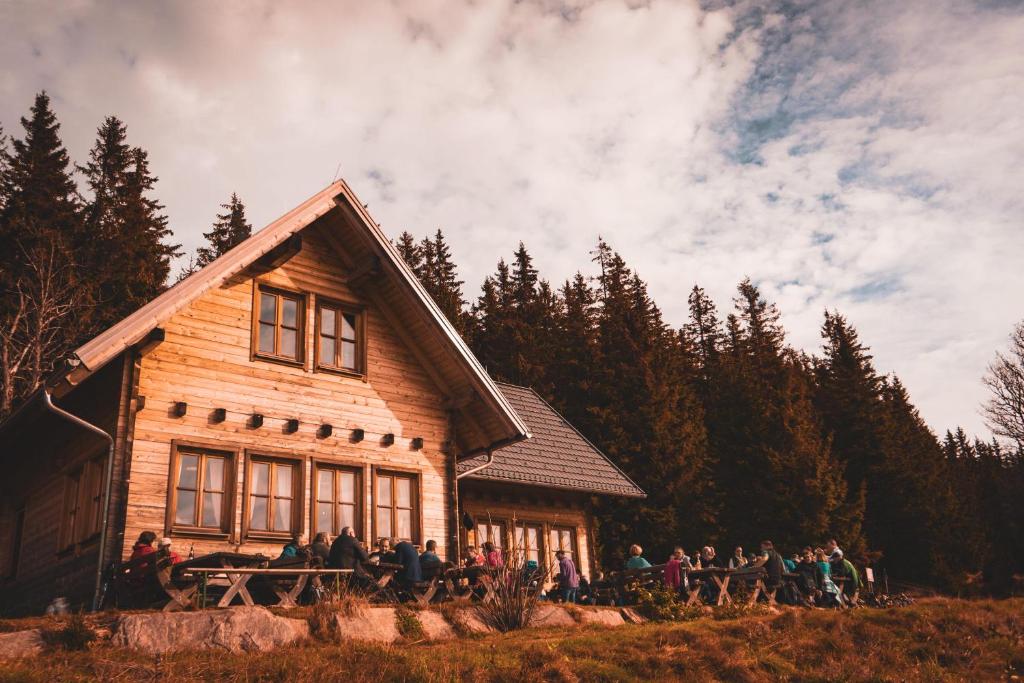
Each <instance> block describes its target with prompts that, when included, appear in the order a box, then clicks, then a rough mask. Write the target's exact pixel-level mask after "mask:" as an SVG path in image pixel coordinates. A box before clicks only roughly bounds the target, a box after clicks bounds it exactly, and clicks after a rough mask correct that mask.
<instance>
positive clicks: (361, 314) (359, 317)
mask: <svg viewBox="0 0 1024 683" xmlns="http://www.w3.org/2000/svg"><path fill="white" fill-rule="evenodd" d="M324 308H330V309H331V310H333V311H334V312H335V316H336V318H335V323H334V332H335V336H334V337H333V338H334V343H335V348H334V357H335V359H339V358H340V354H341V342H342V340H343V337H342V336H341V328H340V325H341V316H342V315H344V314H346V313H348V314H350V315H354V316H355V317H356V324H355V326H354V327H355V332H356V338H355V340H354V342H355V345H356V368H355V369H352V368H346V367H344V366H341V365H332V364H329V363H326V362H324V360H323V359H322V358H321V357H320V333H321V326H320V320H321V311H322V310H323V309H324ZM313 368H314V370H315V371H317V372H330V373H334V374H337V375H346V376H348V377H359V378H365V377H366V374H367V369H366V307H365V306H362V305H359V304H354V303H351V302H346V301H339V300H338V299H331V298H329V297H325V296H319V295H318V296H317V297H316V301H315V302H314V305H313Z"/></svg>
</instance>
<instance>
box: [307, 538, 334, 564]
mask: <svg viewBox="0 0 1024 683" xmlns="http://www.w3.org/2000/svg"><path fill="white" fill-rule="evenodd" d="M309 552H310V554H311V555H312V556H313V559H318V560H320V564H321V566H324V567H326V566H327V561H328V560H329V559H330V557H331V537H330V536H329V535H328V534H327V533H326V532H324V531H321V532H319V533H317V535H316V536H314V537H313V543H312V544H311V545H310V546H309Z"/></svg>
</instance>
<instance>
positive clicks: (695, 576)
mask: <svg viewBox="0 0 1024 683" xmlns="http://www.w3.org/2000/svg"><path fill="white" fill-rule="evenodd" d="M686 576H687V577H688V578H689V579H691V580H696V581H697V582H698V586H699V585H700V584H701V583H704V582H706V581H708V580H709V579H710V580H711V581H712V582H713V583H714V585H715V586H716V587H717V588H718V596H717V598H716V599H715V604H716V605H718V606H721V605H725V604H730V605H731V604H733V599H732V595H731V594H730V593H729V590H730V586H731V585H732V584H733V583H734V582H743V583H753V584H754V590H753V591H752V592H751V594H750V598H749V599H748V600H747V604H750V605H753V604H754V603H755V602H756V601H757V596H758V595H759V594H760V593H762V592H763V593H764V594H765V595H766V596H768V602H769V604H772V603H774V601H775V590H774V589H772V590H768V589H767V588H766V586H765V583H764V579H765V577H766V576H767V572H766V571H765V568H764V567H741V568H739V569H728V568H726V567H704V568H702V569H688V570H687V571H686ZM700 596H701V590H700V589H699V588H698V589H697V590H691V591H690V597H689V599H688V600H687V601H686V604H688V605H695V604H697V603H698V602H699V601H700Z"/></svg>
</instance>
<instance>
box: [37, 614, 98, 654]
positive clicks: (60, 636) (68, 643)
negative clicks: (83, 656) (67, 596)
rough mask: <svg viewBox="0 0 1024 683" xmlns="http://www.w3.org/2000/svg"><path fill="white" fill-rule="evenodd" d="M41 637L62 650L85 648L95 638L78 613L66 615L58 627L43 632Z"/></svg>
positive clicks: (94, 634) (93, 632)
mask: <svg viewBox="0 0 1024 683" xmlns="http://www.w3.org/2000/svg"><path fill="white" fill-rule="evenodd" d="M43 639H44V640H45V641H46V642H47V643H48V644H49V645H51V646H53V647H58V648H61V649H64V650H86V649H88V648H89V645H90V644H91V643H92V642H93V641H95V640H96V633H95V631H93V630H92V629H91V628H90V627H89V625H88V624H87V623H85V617H84V616H82V614H81V613H79V614H72V615H71V616H70V617H68V618H67V619H66V620H65V621H64V623H63V625H62V626H61V627H60V628H58V629H54V630H51V631H46V632H44V633H43Z"/></svg>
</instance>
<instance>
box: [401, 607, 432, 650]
mask: <svg viewBox="0 0 1024 683" xmlns="http://www.w3.org/2000/svg"><path fill="white" fill-rule="evenodd" d="M395 626H396V627H397V628H398V633H399V634H401V636H402V637H403V638H405V639H406V640H411V641H414V642H416V641H420V640H426V638H427V634H426V633H424V631H423V624H421V623H420V620H419V619H418V618H416V613H415V612H413V611H412V610H411V609H409V608H407V607H399V608H398V609H397V610H395Z"/></svg>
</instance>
